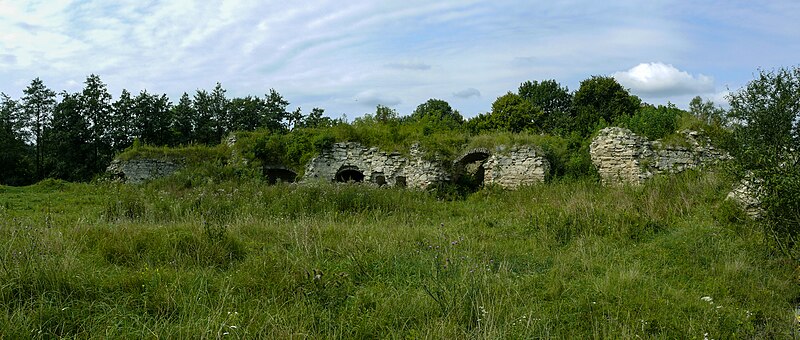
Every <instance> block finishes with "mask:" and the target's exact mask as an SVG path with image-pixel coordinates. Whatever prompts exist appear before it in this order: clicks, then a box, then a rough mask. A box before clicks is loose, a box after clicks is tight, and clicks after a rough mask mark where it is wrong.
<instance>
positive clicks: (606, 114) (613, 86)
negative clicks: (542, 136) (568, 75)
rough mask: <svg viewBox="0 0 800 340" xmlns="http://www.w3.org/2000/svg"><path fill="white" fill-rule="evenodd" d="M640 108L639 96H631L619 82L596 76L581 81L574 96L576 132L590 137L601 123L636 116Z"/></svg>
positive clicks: (610, 78) (610, 122)
mask: <svg viewBox="0 0 800 340" xmlns="http://www.w3.org/2000/svg"><path fill="white" fill-rule="evenodd" d="M640 105H641V100H640V99H639V97H636V96H632V95H631V94H630V93H628V90H626V89H625V88H624V87H622V85H620V84H619V83H618V82H617V80H616V79H614V78H612V77H601V76H593V77H591V78H589V79H586V80H584V81H582V82H581V85H580V88H578V91H576V92H575V95H574V97H573V106H574V107H575V111H576V119H575V127H574V129H575V130H576V131H578V132H579V133H581V134H582V135H584V136H588V135H590V134H591V133H592V132H594V131H595V129H596V128H597V127H598V125H599V124H612V123H615V122H616V121H617V120H618V119H620V118H626V117H630V116H633V115H634V114H635V113H636V111H637V110H638V109H639V106H640Z"/></svg>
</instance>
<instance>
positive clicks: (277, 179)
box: [264, 168, 297, 184]
mask: <svg viewBox="0 0 800 340" xmlns="http://www.w3.org/2000/svg"><path fill="white" fill-rule="evenodd" d="M264 177H266V179H267V183H269V184H276V183H294V181H295V180H296V179H297V173H296V172H294V171H292V170H289V169H283V168H266V169H264Z"/></svg>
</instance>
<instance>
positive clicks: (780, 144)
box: [729, 67, 800, 258]
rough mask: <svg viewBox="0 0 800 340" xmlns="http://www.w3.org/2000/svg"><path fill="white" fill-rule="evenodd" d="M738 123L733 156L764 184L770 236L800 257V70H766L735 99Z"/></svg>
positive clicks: (734, 113) (743, 170) (762, 193)
mask: <svg viewBox="0 0 800 340" xmlns="http://www.w3.org/2000/svg"><path fill="white" fill-rule="evenodd" d="M729 100H730V105H731V111H730V115H731V117H733V118H734V119H736V120H737V121H738V122H740V124H739V125H737V126H736V127H735V130H734V136H735V139H736V145H737V147H736V148H733V150H732V153H733V156H734V159H735V160H736V163H737V165H738V167H739V170H740V171H741V172H740V173H752V174H753V177H754V178H757V179H759V180H761V181H762V182H761V190H760V192H759V196H760V197H759V198H760V200H761V202H762V208H763V209H764V211H765V216H764V225H765V230H766V231H767V234H768V235H769V237H770V238H771V239H774V240H775V241H776V244H777V245H778V247H779V248H780V249H782V250H783V251H784V252H785V253H787V254H789V253H791V254H792V256H793V257H795V258H799V257H800V249H798V248H800V247H798V246H800V244H798V241H800V239H798V238H800V166H798V162H800V155H799V154H798V152H800V131H799V130H800V68H797V67H795V68H793V69H780V70H777V71H763V70H762V71H760V72H759V75H758V76H757V78H756V79H755V80H753V81H751V82H750V83H748V84H747V86H746V87H744V88H743V89H741V90H739V91H737V92H735V93H733V94H731V96H730V98H729Z"/></svg>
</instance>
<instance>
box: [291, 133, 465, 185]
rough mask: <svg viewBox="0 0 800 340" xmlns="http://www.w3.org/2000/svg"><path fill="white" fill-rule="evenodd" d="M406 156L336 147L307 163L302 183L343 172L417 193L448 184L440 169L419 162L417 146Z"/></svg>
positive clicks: (358, 147) (351, 146) (328, 178)
mask: <svg viewBox="0 0 800 340" xmlns="http://www.w3.org/2000/svg"><path fill="white" fill-rule="evenodd" d="M410 156H411V157H409V158H406V157H404V156H403V155H402V154H400V153H399V152H391V153H388V152H384V151H380V150H379V149H378V148H375V147H371V148H368V147H364V146H362V145H361V144H358V143H353V142H346V143H336V144H334V145H333V147H332V148H331V149H330V150H327V151H325V152H322V153H321V154H320V155H319V156H317V157H316V158H314V159H312V160H311V162H309V163H308V165H307V166H306V171H305V176H304V177H303V181H309V180H315V179H316V180H325V181H335V180H337V177H338V176H340V174H342V173H343V172H344V171H350V172H355V173H358V174H360V175H362V176H363V181H364V182H368V183H375V184H379V185H389V186H401V187H405V186H408V187H410V188H420V189H427V188H429V187H431V186H432V185H434V184H436V183H440V182H445V181H448V180H450V177H449V175H448V174H447V173H446V172H445V171H444V170H443V169H442V168H441V167H440V166H438V165H437V164H435V163H433V162H430V161H427V160H425V159H423V158H422V152H421V151H420V150H419V146H418V145H417V144H415V145H413V146H412V147H411V150H410Z"/></svg>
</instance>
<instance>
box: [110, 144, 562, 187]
mask: <svg viewBox="0 0 800 340" xmlns="http://www.w3.org/2000/svg"><path fill="white" fill-rule="evenodd" d="M240 158H241V157H237V155H235V154H234V155H232V156H231V164H239V165H241V164H244V163H242V162H243V161H242V160H241V159H240ZM182 167H183V165H182V164H179V163H174V162H169V161H164V160H155V159H134V160H126V161H122V160H115V161H114V162H112V164H111V166H109V167H108V170H107V171H108V172H109V173H110V175H111V177H112V178H115V179H119V180H122V181H125V182H130V183H142V182H145V181H147V180H149V179H152V178H157V177H163V176H169V175H171V174H172V173H174V172H175V171H177V170H179V169H181V168H182ZM262 172H263V173H262V175H263V176H264V178H265V179H266V180H267V181H268V182H269V183H278V182H286V183H291V182H295V181H296V180H298V178H297V177H298V175H297V172H295V171H294V170H293V169H291V168H288V167H285V166H283V165H280V164H271V165H269V164H268V165H264V166H263V168H262ZM549 172H550V163H549V162H548V161H547V159H546V158H545V157H544V155H543V153H542V152H541V151H540V150H539V149H538V148H536V147H534V146H532V145H521V146H513V147H506V146H499V147H497V148H495V150H493V151H492V150H488V149H474V150H470V151H468V152H466V153H464V154H463V155H461V156H460V157H458V158H457V159H456V160H455V161H454V162H453V163H452V164H445V163H441V162H436V161H431V160H428V159H426V158H425V157H423V151H422V150H421V149H420V146H419V145H418V144H414V145H412V146H411V148H410V150H409V153H408V156H406V155H403V154H401V153H400V152H385V151H381V150H379V149H378V148H375V147H365V146H362V145H361V144H358V143H353V142H345V143H335V144H334V145H333V146H332V147H331V148H329V149H328V150H325V151H323V152H322V153H320V155H319V156H317V157H315V158H314V159H312V160H311V161H310V162H309V163H308V164H307V165H306V168H305V175H304V176H303V177H302V179H300V180H301V181H302V182H311V181H315V180H318V181H329V182H364V183H372V184H374V185H379V186H384V185H385V186H394V187H408V188H416V189H423V190H425V189H429V188H432V187H435V186H436V185H438V184H440V183H445V182H450V181H455V180H457V179H458V178H460V177H461V176H465V175H469V176H471V177H472V178H473V179H475V180H477V182H478V184H479V185H497V186H500V187H503V188H508V189H514V188H518V187H520V186H524V185H531V184H534V183H540V182H543V181H544V180H545V177H546V176H547V174H548V173H549Z"/></svg>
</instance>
